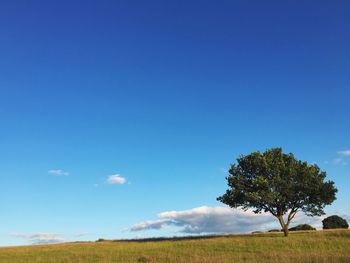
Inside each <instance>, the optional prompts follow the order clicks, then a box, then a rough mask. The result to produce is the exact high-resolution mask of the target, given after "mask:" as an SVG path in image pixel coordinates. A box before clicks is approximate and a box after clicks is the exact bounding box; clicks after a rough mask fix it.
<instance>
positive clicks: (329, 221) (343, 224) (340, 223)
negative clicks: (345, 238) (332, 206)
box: [322, 215, 349, 229]
mask: <svg viewBox="0 0 350 263" xmlns="http://www.w3.org/2000/svg"><path fill="white" fill-rule="evenodd" d="M322 224H323V229H333V228H349V225H348V222H347V221H346V220H345V219H344V218H342V217H340V216H337V215H333V216H329V217H327V218H325V219H323V220H322Z"/></svg>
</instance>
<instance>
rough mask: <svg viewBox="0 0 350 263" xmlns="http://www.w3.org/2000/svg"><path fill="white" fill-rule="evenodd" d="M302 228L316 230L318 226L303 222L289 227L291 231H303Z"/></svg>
mask: <svg viewBox="0 0 350 263" xmlns="http://www.w3.org/2000/svg"><path fill="white" fill-rule="evenodd" d="M302 230H316V228H314V227H312V226H310V225H308V224H301V225H297V226H295V227H292V228H289V231H302Z"/></svg>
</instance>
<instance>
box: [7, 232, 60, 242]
mask: <svg viewBox="0 0 350 263" xmlns="http://www.w3.org/2000/svg"><path fill="white" fill-rule="evenodd" d="M12 236H14V237H17V238H22V239H26V240H27V241H29V242H30V243H32V244H54V243H62V242H64V241H65V239H64V237H63V236H62V235H60V234H51V233H34V234H24V233H16V234H12Z"/></svg>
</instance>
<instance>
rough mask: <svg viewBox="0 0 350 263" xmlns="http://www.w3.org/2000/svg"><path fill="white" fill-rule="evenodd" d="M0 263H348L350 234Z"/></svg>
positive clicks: (82, 248) (90, 246)
mask: <svg viewBox="0 0 350 263" xmlns="http://www.w3.org/2000/svg"><path fill="white" fill-rule="evenodd" d="M0 262H9V263H19V262H21V263H24V262H43V263H51V262H52V263H58V262H60V263H63V262H64V263H69V262H72V263H78V262H99V263H107V262H108V263H110V262H123V263H124V262H125V263H128V262H183V263H193V262H198V263H199V262H200V263H206V262H215V263H217V262H283V263H288V262H298V263H300V262H317V263H319V262H325V263H329V262H350V230H329V231H311V232H295V233H291V234H290V236H289V237H288V238H284V237H283V236H282V234H281V233H262V234H254V235H231V236H222V237H216V238H203V239H197V240H178V241H173V240H167V241H150V242H124V241H104V242H87V243H64V244H57V245H36V246H22V247H6V248H0Z"/></svg>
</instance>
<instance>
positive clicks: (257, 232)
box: [252, 231, 263, 234]
mask: <svg viewBox="0 0 350 263" xmlns="http://www.w3.org/2000/svg"><path fill="white" fill-rule="evenodd" d="M260 233H263V232H262V231H254V232H252V234H260Z"/></svg>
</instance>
